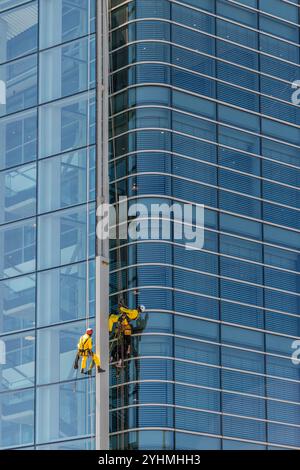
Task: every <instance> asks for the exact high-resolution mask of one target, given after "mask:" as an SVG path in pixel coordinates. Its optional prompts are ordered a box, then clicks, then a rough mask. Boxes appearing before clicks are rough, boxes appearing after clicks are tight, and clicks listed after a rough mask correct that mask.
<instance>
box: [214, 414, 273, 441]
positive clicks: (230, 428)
mask: <svg viewBox="0 0 300 470" xmlns="http://www.w3.org/2000/svg"><path fill="white" fill-rule="evenodd" d="M223 433H224V436H227V437H237V438H240V439H249V440H254V441H263V442H265V441H266V423H264V422H262V421H254V420H252V419H251V420H250V419H243V418H236V417H234V416H224V417H223Z"/></svg>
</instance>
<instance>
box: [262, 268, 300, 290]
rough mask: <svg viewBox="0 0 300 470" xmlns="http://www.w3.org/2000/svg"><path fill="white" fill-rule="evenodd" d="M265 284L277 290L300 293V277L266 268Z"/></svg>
mask: <svg viewBox="0 0 300 470" xmlns="http://www.w3.org/2000/svg"><path fill="white" fill-rule="evenodd" d="M298 274H299V273H298ZM265 284H266V285H267V286H270V287H275V288H277V289H284V290H287V291H290V292H296V293H298V294H299V293H300V282H299V275H298V276H297V274H293V273H287V272H284V271H278V270H276V269H271V268H265Z"/></svg>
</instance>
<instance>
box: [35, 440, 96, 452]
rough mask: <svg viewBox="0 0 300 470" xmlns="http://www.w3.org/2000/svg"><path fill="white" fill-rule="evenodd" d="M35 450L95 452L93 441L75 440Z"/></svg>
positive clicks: (46, 445)
mask: <svg viewBox="0 0 300 470" xmlns="http://www.w3.org/2000/svg"><path fill="white" fill-rule="evenodd" d="M36 450H95V439H92V438H90V439H76V440H74V441H62V442H56V443H55V444H45V445H42V446H37V447H36Z"/></svg>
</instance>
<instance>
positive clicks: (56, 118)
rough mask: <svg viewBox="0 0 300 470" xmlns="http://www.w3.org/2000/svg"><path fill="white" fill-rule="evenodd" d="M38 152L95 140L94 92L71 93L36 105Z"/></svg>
mask: <svg viewBox="0 0 300 470" xmlns="http://www.w3.org/2000/svg"><path fill="white" fill-rule="evenodd" d="M39 125H40V129H39V156H40V158H43V157H48V156H50V155H55V154H58V153H62V152H65V151H71V150H74V149H76V148H79V147H84V146H86V145H87V144H93V143H95V95H94V93H90V94H83V95H79V96H72V97H71V98H67V99H65V100H62V101H55V102H53V103H50V104H47V105H44V106H42V107H41V108H40V119H39Z"/></svg>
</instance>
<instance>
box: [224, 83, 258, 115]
mask: <svg viewBox="0 0 300 470" xmlns="http://www.w3.org/2000/svg"><path fill="white" fill-rule="evenodd" d="M217 94H218V99H219V100H220V101H225V102H226V103H229V104H233V105H235V106H239V107H240V108H245V109H250V110H251V111H257V112H258V111H259V96H258V95H256V94H254V93H252V92H250V91H245V90H240V89H238V88H235V87H232V86H229V85H224V84H222V83H218V92H217Z"/></svg>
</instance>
